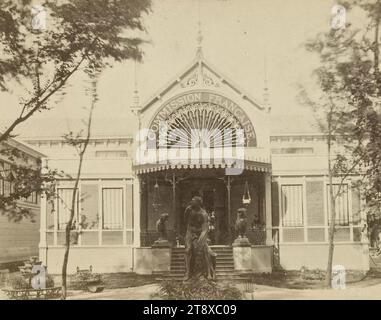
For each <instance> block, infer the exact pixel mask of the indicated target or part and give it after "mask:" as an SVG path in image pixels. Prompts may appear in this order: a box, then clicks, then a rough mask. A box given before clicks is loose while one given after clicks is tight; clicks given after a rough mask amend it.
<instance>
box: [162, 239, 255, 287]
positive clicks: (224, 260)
mask: <svg viewBox="0 0 381 320" xmlns="http://www.w3.org/2000/svg"><path fill="white" fill-rule="evenodd" d="M211 249H212V251H213V252H215V253H216V254H217V257H216V278H217V280H243V281H244V280H249V278H250V273H247V272H238V271H236V270H234V258H233V249H232V247H230V246H211ZM184 276H185V248H184V247H174V248H172V253H171V264H170V271H169V273H168V274H166V275H162V277H161V278H160V280H184Z"/></svg>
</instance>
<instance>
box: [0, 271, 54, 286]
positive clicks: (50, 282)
mask: <svg viewBox="0 0 381 320" xmlns="http://www.w3.org/2000/svg"><path fill="white" fill-rule="evenodd" d="M32 276H33V275H32ZM5 285H6V287H8V288H11V289H13V290H20V289H32V287H31V285H30V281H29V278H28V277H26V276H23V275H21V274H18V273H17V274H11V275H9V276H8V278H7V279H6V281H5ZM45 286H46V288H53V287H54V278H53V277H52V276H51V275H49V274H48V275H46V278H45Z"/></svg>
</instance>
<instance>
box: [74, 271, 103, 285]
mask: <svg viewBox="0 0 381 320" xmlns="http://www.w3.org/2000/svg"><path fill="white" fill-rule="evenodd" d="M71 282H72V284H73V287H74V288H75V289H77V290H87V288H88V285H89V284H94V283H96V284H103V280H102V276H101V275H100V274H99V273H92V272H90V271H87V270H86V271H79V272H77V273H76V274H75V275H74V276H73V277H72V279H71Z"/></svg>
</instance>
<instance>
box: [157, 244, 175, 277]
mask: <svg viewBox="0 0 381 320" xmlns="http://www.w3.org/2000/svg"><path fill="white" fill-rule="evenodd" d="M167 242H168V241H167ZM170 262H171V248H170V247H169V246H167V247H164V246H161V247H159V246H157V247H152V272H153V273H162V272H163V273H164V272H169V268H170Z"/></svg>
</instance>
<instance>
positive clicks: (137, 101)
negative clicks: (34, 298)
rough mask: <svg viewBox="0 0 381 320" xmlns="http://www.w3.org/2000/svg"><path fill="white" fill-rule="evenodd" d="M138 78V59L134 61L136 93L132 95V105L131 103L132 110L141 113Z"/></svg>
mask: <svg viewBox="0 0 381 320" xmlns="http://www.w3.org/2000/svg"><path fill="white" fill-rule="evenodd" d="M137 78H138V77H137V61H136V60H135V61H134V95H133V96H132V105H131V111H132V112H133V113H139V112H140V109H141V106H140V99H139V90H138V80H137Z"/></svg>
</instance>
